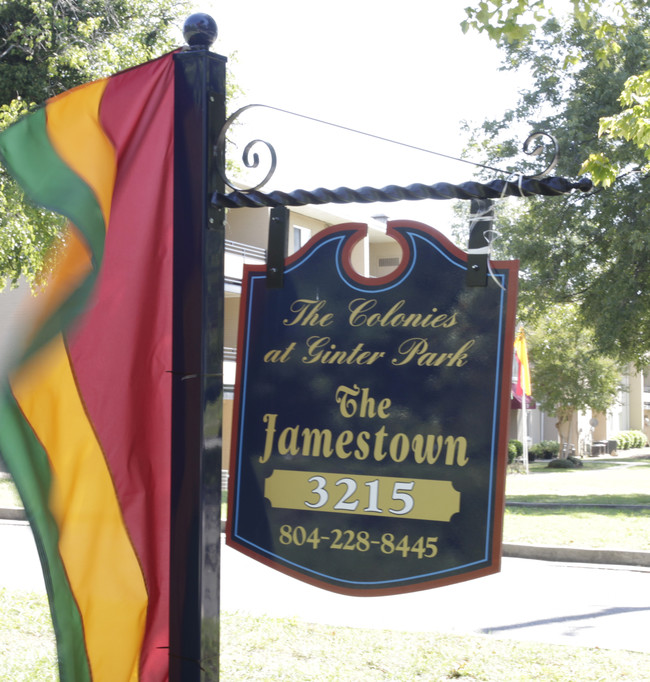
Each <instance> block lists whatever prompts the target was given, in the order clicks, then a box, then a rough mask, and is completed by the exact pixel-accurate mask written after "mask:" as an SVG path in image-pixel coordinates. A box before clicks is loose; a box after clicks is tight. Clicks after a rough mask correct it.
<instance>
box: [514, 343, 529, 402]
mask: <svg viewBox="0 0 650 682" xmlns="http://www.w3.org/2000/svg"><path fill="white" fill-rule="evenodd" d="M515 358H516V360H517V385H516V388H515V395H516V396H517V397H518V398H522V402H523V396H524V395H528V396H529V395H530V394H531V388H530V369H529V367H528V349H527V348H526V335H525V334H524V330H523V329H520V330H519V331H518V332H517V335H516V336H515Z"/></svg>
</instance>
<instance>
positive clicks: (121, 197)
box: [69, 55, 174, 682]
mask: <svg viewBox="0 0 650 682" xmlns="http://www.w3.org/2000/svg"><path fill="white" fill-rule="evenodd" d="M173 83H174V62H173V56H172V55H167V56H165V57H163V58H161V59H159V60H156V61H154V62H150V63H148V64H145V65H143V66H141V67H138V68H137V69H132V70H130V71H125V72H123V73H120V74H117V75H116V76H114V77H113V78H111V80H110V81H109V83H108V86H107V88H106V92H105V94H104V97H103V100H102V103H101V109H100V119H101V123H102V126H103V127H104V129H105V130H106V133H107V134H108V136H109V138H110V139H111V141H112V142H113V144H114V145H115V148H116V153H117V169H118V170H117V177H116V184H115V193H114V196H113V204H112V209H111V216H110V222H109V228H108V232H107V238H106V247H105V253H104V260H103V264H102V270H101V273H100V277H99V282H98V286H97V290H96V291H95V293H94V295H93V298H92V301H91V304H90V307H89V309H88V311H87V313H86V315H85V317H84V319H83V322H82V324H81V326H80V328H78V329H77V330H76V331H75V333H74V334H73V337H72V340H71V342H70V344H69V348H70V355H71V361H72V364H73V367H74V371H75V375H76V378H77V382H78V385H79V389H80V391H81V394H82V396H83V399H84V402H85V405H86V409H87V411H88V415H89V417H90V419H91V421H92V423H93V425H94V428H95V431H96V433H97V436H98V439H99V441H100V443H101V445H102V448H103V451H104V453H105V456H106V459H107V462H108V465H109V468H110V470H111V473H112V476H113V481H114V485H115V488H116V492H117V496H118V499H119V503H120V506H121V509H122V513H123V516H124V521H125V524H126V526H127V528H128V532H129V535H130V537H131V540H132V542H133V545H134V548H135V551H136V553H137V555H138V558H139V561H140V565H141V566H142V570H143V573H144V578H145V582H146V586H147V592H148V595H149V607H148V612H147V623H146V632H145V636H144V642H143V645H142V654H141V659H140V672H141V675H142V678H143V679H145V680H146V681H147V682H153V681H154V680H165V679H167V674H168V655H169V650H168V646H169V525H170V521H169V494H170V466H171V464H170V431H171V375H170V374H169V370H170V369H171V344H172V339H171V331H172V246H173V244H172V233H173V231H172V228H173V222H172V216H173V125H174V88H173Z"/></svg>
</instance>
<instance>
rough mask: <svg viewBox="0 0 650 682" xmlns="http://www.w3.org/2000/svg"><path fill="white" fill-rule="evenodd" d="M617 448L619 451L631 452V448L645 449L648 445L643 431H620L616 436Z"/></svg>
mask: <svg viewBox="0 0 650 682" xmlns="http://www.w3.org/2000/svg"><path fill="white" fill-rule="evenodd" d="M615 438H616V448H617V449H618V450H629V449H630V448H644V447H646V445H647V444H648V439H647V438H646V435H645V433H643V431H636V430H632V431H619V433H617V434H616V436H615Z"/></svg>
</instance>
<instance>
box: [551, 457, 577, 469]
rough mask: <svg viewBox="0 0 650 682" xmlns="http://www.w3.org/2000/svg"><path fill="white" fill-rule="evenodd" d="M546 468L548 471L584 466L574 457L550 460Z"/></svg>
mask: <svg viewBox="0 0 650 682" xmlns="http://www.w3.org/2000/svg"><path fill="white" fill-rule="evenodd" d="M546 466H547V468H549V469H576V468H578V467H581V466H584V465H583V464H582V462H581V461H580V460H579V459H576V458H575V457H567V458H566V459H552V460H551V461H550V462H549V463H548V464H547V465H546Z"/></svg>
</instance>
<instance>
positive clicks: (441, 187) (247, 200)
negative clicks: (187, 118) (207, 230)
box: [212, 177, 593, 208]
mask: <svg viewBox="0 0 650 682" xmlns="http://www.w3.org/2000/svg"><path fill="white" fill-rule="evenodd" d="M592 187H593V185H592V182H591V180H590V179H589V178H580V179H579V180H577V181H576V182H573V181H571V180H567V179H566V178H559V177H551V178H541V179H537V178H525V177H524V178H518V179H513V180H492V181H491V182H488V183H486V184H483V183H479V182H463V183H461V184H459V185H452V184H450V183H447V182H438V183H436V184H434V185H423V184H419V183H417V184H413V185H409V186H408V187H398V186H397V185H388V186H387V187H384V188H382V189H376V188H373V187H361V188H360V189H351V188H349V187H339V188H338V189H334V190H331V189H325V188H323V187H320V188H318V189H315V190H312V191H308V190H302V189H297V190H295V191H293V192H280V191H274V192H269V193H264V192H260V191H258V190H250V191H247V192H240V191H235V192H231V193H229V194H222V193H219V192H215V193H214V194H213V195H212V204H213V206H216V207H219V208H262V207H264V206H270V207H274V206H306V205H308V204H314V205H318V204H352V203H360V204H370V203H374V202H385V203H390V202H394V201H405V200H406V201H418V200H421V199H466V200H469V199H499V198H502V197H512V196H520V197H530V196H534V195H540V196H559V195H561V194H567V193H569V192H571V191H573V190H579V191H581V192H588V191H589V190H591V189H592Z"/></svg>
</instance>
